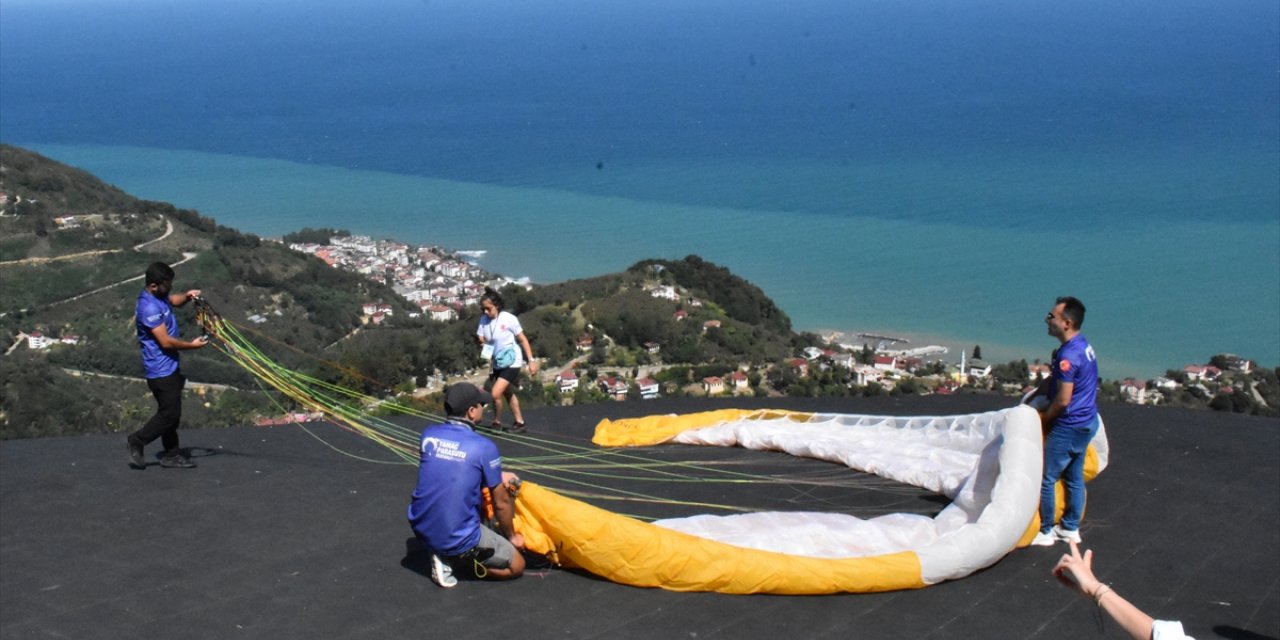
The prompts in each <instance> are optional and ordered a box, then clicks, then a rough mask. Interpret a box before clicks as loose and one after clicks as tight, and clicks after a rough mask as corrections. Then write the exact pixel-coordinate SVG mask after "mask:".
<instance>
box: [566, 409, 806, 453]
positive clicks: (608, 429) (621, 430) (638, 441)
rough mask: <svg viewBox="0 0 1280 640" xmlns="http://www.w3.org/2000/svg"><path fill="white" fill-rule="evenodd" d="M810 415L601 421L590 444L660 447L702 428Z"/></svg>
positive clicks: (722, 413)
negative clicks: (655, 445)
mask: <svg viewBox="0 0 1280 640" xmlns="http://www.w3.org/2000/svg"><path fill="white" fill-rule="evenodd" d="M812 416H813V414H811V413H801V412H798V411H775V410H769V409H765V410H761V409H755V410H745V409H721V410H719V411H703V412H701V413H686V414H682V415H665V416H647V417H644V418H629V419H625V420H601V421H600V424H598V425H596V432H595V436H594V437H592V439H591V442H593V443H594V444H596V445H598V446H601V447H642V446H646V445H653V444H660V443H663V442H667V441H669V440H671V439H673V438H675V437H676V435H677V434H679V433H681V432H683V431H688V430H690V429H701V428H703V427H710V426H714V425H717V424H720V423H722V422H729V421H732V420H742V419H746V418H755V419H758V420H768V419H776V418H782V417H790V418H792V419H794V420H796V421H797V422H804V421H806V420H808V419H809V418H811V417H812Z"/></svg>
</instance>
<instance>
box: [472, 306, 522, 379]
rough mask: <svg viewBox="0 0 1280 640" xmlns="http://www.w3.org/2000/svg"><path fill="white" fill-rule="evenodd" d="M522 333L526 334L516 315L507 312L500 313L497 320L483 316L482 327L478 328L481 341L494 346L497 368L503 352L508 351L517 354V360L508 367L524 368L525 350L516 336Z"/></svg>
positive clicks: (494, 358) (477, 333) (481, 319)
mask: <svg viewBox="0 0 1280 640" xmlns="http://www.w3.org/2000/svg"><path fill="white" fill-rule="evenodd" d="M521 333H524V328H523V327H521V326H520V320H519V319H518V318H516V317H515V315H514V314H511V313H508V312H506V311H499V312H498V317H497V318H492V319H490V318H489V316H488V315H484V316H481V317H480V326H479V327H478V328H476V335H477V336H480V339H481V340H484V343H485V344H490V345H493V361H494V366H495V367H497V364H498V363H499V362H500V361H501V358H502V354H503V352H504V351H505V350H507V349H510V350H512V351H514V352H515V360H514V361H513V363H512V364H510V365H507V366H508V367H521V366H524V352H523V351H524V350H523V349H521V348H520V344H519V343H518V342H516V336H518V335H520V334H521ZM499 368H502V367H499Z"/></svg>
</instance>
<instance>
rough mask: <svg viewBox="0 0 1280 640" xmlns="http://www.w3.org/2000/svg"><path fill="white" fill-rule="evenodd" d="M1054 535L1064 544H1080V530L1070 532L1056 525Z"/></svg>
mask: <svg viewBox="0 0 1280 640" xmlns="http://www.w3.org/2000/svg"><path fill="white" fill-rule="evenodd" d="M1053 535H1054V537H1056V538H1057V539H1059V540H1061V541H1063V542H1074V543H1076V544H1080V530H1079V529H1075V530H1071V531H1068V530H1067V529H1063V528H1062V527H1060V526H1058V525H1056V524H1055V525H1053Z"/></svg>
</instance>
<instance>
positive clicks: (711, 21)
mask: <svg viewBox="0 0 1280 640" xmlns="http://www.w3.org/2000/svg"><path fill="white" fill-rule="evenodd" d="M0 1H2V4H0V79H3V81H0V140H4V141H5V142H9V143H14V144H20V145H23V146H28V147H33V148H35V149H37V150H41V151H44V152H45V153H47V154H48V155H50V156H52V157H54V158H56V159H58V160H62V161H64V162H68V163H70V164H75V165H79V166H83V167H84V168H86V169H89V170H90V171H93V172H95V173H97V174H99V175H101V176H103V177H105V178H106V179H107V180H109V181H111V182H114V183H116V184H117V185H119V186H121V187H122V188H124V189H126V190H128V191H130V192H132V193H134V194H136V195H140V196H143V197H148V198H154V199H159V200H167V201H171V202H174V203H175V204H177V205H179V206H183V207H191V208H196V209H199V210H200V211H201V212H203V213H205V214H207V215H211V216H213V217H215V218H217V219H218V220H219V221H220V222H222V223H224V224H228V225H231V226H235V227H238V228H242V229H245V230H248V231H252V232H255V233H259V234H263V235H279V234H282V233H284V232H287V231H290V230H294V229H298V228H300V227H303V226H312V227H315V226H334V227H343V228H349V229H351V230H353V231H356V232H361V233H367V234H370V235H376V236H393V237H396V238H400V239H403V240H406V241H412V242H423V243H437V244H442V245H445V246H449V247H452V248H457V249H486V250H489V251H490V253H489V254H488V255H487V256H486V258H485V262H484V265H485V266H486V267H488V268H490V269H491V270H494V271H498V272H501V273H504V274H507V275H511V276H517V277H518V276H528V277H531V278H532V279H534V280H535V281H542V282H549V281H555V280H561V279H565V278H573V277H583V276H590V275H595V274H599V273H605V272H610V271H617V270H620V269H623V268H625V267H627V266H629V265H630V264H632V263H633V262H635V261H637V260H640V259H644V258H648V257H655V256H657V257H670V258H679V257H682V256H684V255H687V254H691V253H696V254H699V255H701V256H703V257H705V258H707V259H709V260H712V261H715V262H717V263H720V264H723V265H725V266H727V267H729V268H730V269H732V270H733V271H734V272H736V273H739V274H741V275H743V276H745V277H747V278H748V279H750V280H751V281H753V282H755V283H756V284H758V285H760V286H761V287H762V288H763V289H764V290H765V291H766V292H767V293H768V294H769V295H770V296H771V297H773V298H774V299H775V300H777V301H778V303H779V304H780V305H782V307H783V308H784V309H785V310H786V311H787V313H788V314H790V315H791V317H792V318H793V319H794V321H795V325H796V326H797V327H798V328H801V329H836V330H855V331H856V330H865V331H872V332H875V333H889V334H898V335H906V336H908V337H911V338H913V342H918V341H922V340H928V341H940V342H944V343H946V344H948V345H951V346H960V347H963V348H966V349H968V348H972V347H973V345H975V344H978V345H981V346H982V347H983V353H984V355H985V356H986V357H987V359H989V360H996V361H1003V360H1009V359H1013V358H1028V359H1034V358H1037V357H1040V358H1044V357H1046V356H1047V354H1048V353H1049V351H1050V350H1051V348H1052V347H1053V343H1052V341H1051V340H1050V339H1049V338H1048V337H1047V336H1046V335H1044V328H1043V326H1042V324H1041V321H1040V319H1041V318H1042V317H1043V316H1044V313H1045V311H1046V309H1047V308H1048V306H1049V304H1050V302H1051V301H1052V299H1053V298H1054V297H1055V296H1058V295H1062V294H1073V295H1076V296H1079V297H1080V298H1082V299H1083V300H1084V301H1085V303H1086V304H1087V305H1088V306H1089V309H1090V313H1089V317H1088V321H1087V323H1086V326H1085V332H1086V333H1087V334H1088V335H1089V337H1090V339H1091V340H1092V341H1093V342H1094V344H1095V346H1096V347H1097V350H1098V352H1099V354H1100V355H1101V358H1102V363H1103V369H1102V370H1103V374H1104V375H1105V376H1107V377H1112V378H1115V377H1122V376H1126V375H1131V374H1138V375H1143V376H1154V375H1157V374H1159V373H1162V372H1163V371H1164V370H1165V369H1166V368H1170V367H1174V368H1180V367H1181V366H1183V365H1184V364H1186V363H1188V362H1203V361H1205V360H1206V359H1207V358H1209V357H1210V356H1212V355H1213V354H1215V353H1217V352H1224V351H1225V352H1235V353H1237V354H1239V355H1241V356H1245V357H1249V358H1253V359H1256V360H1258V361H1260V362H1262V363H1263V364H1267V365H1275V364H1277V363H1280V73H1278V72H1277V70H1278V69H1280V3H1277V2H1275V1H1274V0H1214V1H1206V0H1162V1H1161V2H1147V3H1132V2H1119V3H1117V2H1112V1H1110V0H1079V1H1078V2H1072V3H1068V4H1063V3H1050V2H1041V1H1035V0H1030V1H1029V0H975V1H973V2H965V3H951V4H948V3H937V2H912V1H904V2H893V3H887V2H872V1H869V0H797V1H796V2H780V1H777V0H701V1H699V2H683V1H676V0H649V1H646V2H637V1H634V0H603V1H601V0H486V1H485V2H472V1H471V0H430V1H424V0H384V1H380V2H377V3H372V4H369V3H347V2H339V1H337V0H310V1H307V2H302V1H300V0H273V1H271V2H258V1H250V0H226V1H225V2H206V3H197V2H170V1H168V0H62V1H60V2H47V1H45V0H0ZM957 355H958V352H956V351H954V350H953V352H952V356H953V357H954V356H957Z"/></svg>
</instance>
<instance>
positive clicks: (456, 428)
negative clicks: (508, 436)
mask: <svg viewBox="0 0 1280 640" xmlns="http://www.w3.org/2000/svg"><path fill="white" fill-rule="evenodd" d="M491 402H493V396H492V395H490V394H489V393H488V392H486V391H484V390H483V389H480V388H478V387H476V386H475V385H473V384H471V383H468V382H460V383H457V384H454V385H452V386H450V387H449V388H447V389H445V399H444V409H445V414H446V415H447V416H448V418H447V420H446V421H445V422H444V423H443V424H435V425H431V426H429V427H427V428H426V429H424V430H423V431H422V439H421V440H420V442H419V454H420V456H421V462H420V463H419V464H418V486H417V488H415V489H414V491H413V500H412V501H411V502H410V503H409V525H410V526H411V527H413V532H414V534H415V535H416V536H417V537H418V541H419V542H421V543H422V544H423V546H424V547H426V548H427V549H428V550H429V551H430V552H431V579H432V580H433V581H435V583H436V584H438V585H440V586H442V587H452V586H454V585H456V584H457V583H458V580H457V578H455V577H454V575H453V573H454V571H459V572H461V573H462V574H463V575H474V576H475V577H477V578H492V579H498V580H505V579H509V578H518V577H520V574H522V573H524V556H522V555H521V554H520V551H521V550H522V549H523V548H524V537H523V536H521V535H520V534H519V533H516V530H515V525H514V524H513V523H512V517H513V516H514V515H515V501H514V500H515V499H514V497H513V493H514V490H515V488H516V487H517V486H518V485H519V482H520V479H519V478H517V477H516V475H515V474H514V473H509V472H504V471H503V470H502V457H501V456H499V455H498V446H497V445H496V444H494V443H493V441H492V440H490V439H489V438H486V437H485V436H482V435H480V434H478V433H476V432H475V424H476V421H477V420H479V419H480V418H482V417H483V416H484V407H485V405H486V404H489V403H491ZM484 488H488V489H489V494H490V496H491V498H492V500H493V513H494V519H495V520H496V521H497V522H496V524H497V526H496V529H497V530H496V531H495V530H494V529H493V528H490V527H491V526H492V525H489V526H486V524H484V523H483V522H482V520H483V515H482V513H481V510H482V509H483V508H484V507H483V505H484V500H483V496H482V490H483V489H484Z"/></svg>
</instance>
